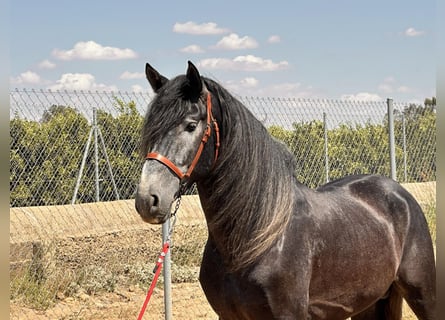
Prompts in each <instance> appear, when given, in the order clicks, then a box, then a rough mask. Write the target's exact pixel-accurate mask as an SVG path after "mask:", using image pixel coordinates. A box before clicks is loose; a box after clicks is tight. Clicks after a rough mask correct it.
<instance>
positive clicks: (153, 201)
mask: <svg viewBox="0 0 445 320" xmlns="http://www.w3.org/2000/svg"><path fill="white" fill-rule="evenodd" d="M151 199H152V206H153V207H157V206H158V204H159V198H158V196H157V195H155V194H152V195H151Z"/></svg>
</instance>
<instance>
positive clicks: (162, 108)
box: [140, 76, 196, 156]
mask: <svg viewBox="0 0 445 320" xmlns="http://www.w3.org/2000/svg"><path fill="white" fill-rule="evenodd" d="M186 83H187V80H186V78H185V76H178V77H176V78H174V79H171V80H170V81H168V82H167V84H166V85H165V86H164V87H162V88H161V89H160V90H159V92H158V93H157V94H156V95H155V97H154V98H153V100H152V101H151V102H150V104H149V106H148V110H147V113H146V115H145V118H144V124H143V127H142V139H141V144H140V152H141V155H142V156H145V155H146V154H147V151H148V150H149V149H150V147H151V146H153V145H154V144H155V143H157V142H159V141H160V140H161V139H162V138H163V137H165V136H166V135H167V133H168V132H169V131H171V130H172V129H173V128H175V127H176V126H178V125H179V124H180V123H181V122H182V120H183V119H184V118H185V117H186V115H187V114H188V113H190V112H191V110H192V109H193V107H194V106H196V103H192V102H191V101H190V100H189V99H187V97H185V96H184V86H185V85H186Z"/></svg>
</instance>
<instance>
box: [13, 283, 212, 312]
mask: <svg viewBox="0 0 445 320" xmlns="http://www.w3.org/2000/svg"><path fill="white" fill-rule="evenodd" d="M172 295H173V310H172V315H173V318H174V319H184V320H192V319H218V317H217V316H216V315H215V313H214V312H213V311H212V309H211V308H210V306H209V305H208V303H207V300H206V299H205V297H204V294H203V293H202V290H201V288H200V286H199V284H198V283H197V282H195V283H181V284H173V286H172ZM145 297H146V292H145V291H143V290H142V289H141V288H138V287H128V288H119V289H117V290H115V292H112V293H111V292H107V293H101V294H99V295H88V294H86V293H79V294H78V295H77V296H76V297H68V298H65V297H63V296H61V297H59V299H58V301H57V303H56V305H55V306H54V307H52V308H49V309H48V310H46V311H36V310H34V309H30V308H26V307H22V306H20V305H19V304H17V303H14V302H13V303H11V304H10V319H16V320H18V319H30V320H31V319H36V320H43V319H65V320H68V319H69V320H74V319H84V320H93V319H112V320H114V319H116V320H117V319H136V318H137V316H138V315H139V312H140V310H141V307H142V305H143V303H144V300H145ZM184 297H187V299H184ZM143 319H156V320H157V319H159V320H163V319H164V306H163V289H162V288H159V287H157V288H156V289H155V291H154V293H153V296H152V297H151V299H150V302H149V304H148V306H147V309H146V311H145V314H144V318H143Z"/></svg>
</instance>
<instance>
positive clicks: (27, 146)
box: [10, 97, 436, 206]
mask: <svg viewBox="0 0 445 320" xmlns="http://www.w3.org/2000/svg"><path fill="white" fill-rule="evenodd" d="M434 101H435V100H434ZM113 110H114V111H115V112H114V113H113V114H112V113H110V112H105V111H104V110H97V116H96V118H97V128H98V131H97V134H98V141H97V146H98V153H99V163H98V169H99V170H98V171H99V172H98V174H99V178H100V181H99V182H100V183H99V187H100V199H101V200H114V199H116V195H115V191H114V186H113V183H112V179H111V172H110V170H109V166H108V164H107V161H106V159H107V157H108V159H109V163H110V166H111V168H112V174H113V176H114V181H115V183H116V187H117V190H118V192H119V198H120V199H129V198H132V197H133V196H134V191H135V186H136V184H137V181H138V179H139V174H140V169H141V158H140V155H139V139H140V132H141V128H142V125H143V117H142V116H141V115H140V114H139V112H138V111H137V109H136V104H135V102H133V101H130V102H124V101H122V100H121V99H118V98H116V97H115V98H114V101H113ZM394 118H395V134H396V161H397V168H398V170H397V174H398V180H399V181H401V182H422V181H433V180H435V179H436V176H435V172H436V165H435V152H436V136H435V126H436V123H435V121H436V112H435V105H434V104H433V100H431V101H428V104H427V105H425V106H418V105H409V106H407V107H406V108H405V109H404V110H403V111H398V110H396V113H395V117H394ZM91 129H92V125H91V123H89V121H88V120H87V118H86V117H85V116H84V115H83V114H82V113H80V112H79V111H77V110H76V109H74V108H72V107H70V106H61V105H53V106H51V107H50V108H49V109H48V110H47V111H46V112H45V113H44V114H43V116H42V118H41V120H40V121H29V120H25V119H20V118H19V117H18V116H15V117H14V118H13V119H12V120H10V204H11V206H39V205H56V204H67V203H70V202H71V199H72V197H73V192H74V189H75V184H76V180H77V177H78V175H79V171H80V170H79V169H80V165H81V162H82V157H83V155H84V151H85V149H86V144H87V140H88V137H89V135H90V133H91ZM269 132H270V133H271V134H272V135H273V136H274V137H276V138H277V139H279V140H281V141H283V142H284V143H285V144H286V145H287V146H288V147H289V149H290V150H291V152H292V153H293V154H294V155H295V157H296V161H297V172H296V175H297V178H298V179H299V180H300V181H301V182H302V183H305V184H307V185H309V186H310V187H316V186H319V185H321V184H323V183H325V182H326V181H327V179H329V180H333V179H336V178H340V177H343V176H345V175H348V174H355V173H375V174H382V175H386V176H389V172H390V168H389V143H388V133H387V132H388V128H387V124H386V120H385V121H383V122H382V123H377V124H375V123H374V124H373V123H365V124H355V125H352V124H340V125H338V126H336V127H334V128H329V130H327V138H328V139H327V141H328V145H327V146H326V145H325V139H324V135H325V132H324V127H323V122H322V121H310V122H301V123H294V125H293V127H292V129H290V130H287V129H284V128H282V127H279V126H272V127H270V128H269ZM404 132H405V134H404ZM93 138H94V135H93ZM102 141H103V143H104V145H105V151H106V154H105V153H104V150H103V148H102ZM93 145H94V141H93V142H92V143H91V145H90V148H89V150H88V153H87V157H86V163H85V168H84V170H83V175H82V180H81V184H80V188H79V191H78V195H77V202H79V203H83V202H94V201H96V196H95V193H96V192H95V191H96V185H95V158H94V152H93V151H94V148H93ZM326 147H327V150H328V153H327V156H328V157H327V159H326V154H325V149H326ZM404 149H405V150H406V152H404ZM326 160H327V163H326ZM405 163H406V166H405ZM326 165H328V169H329V170H328V177H327V176H326Z"/></svg>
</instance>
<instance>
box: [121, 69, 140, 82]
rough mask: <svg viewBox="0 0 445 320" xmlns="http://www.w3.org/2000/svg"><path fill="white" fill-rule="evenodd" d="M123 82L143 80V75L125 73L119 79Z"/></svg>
mask: <svg viewBox="0 0 445 320" xmlns="http://www.w3.org/2000/svg"><path fill="white" fill-rule="evenodd" d="M119 78H120V79H124V80H132V79H143V78H145V74H144V73H143V72H128V71H125V72H124V73H122V74H121V75H120V77H119Z"/></svg>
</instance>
